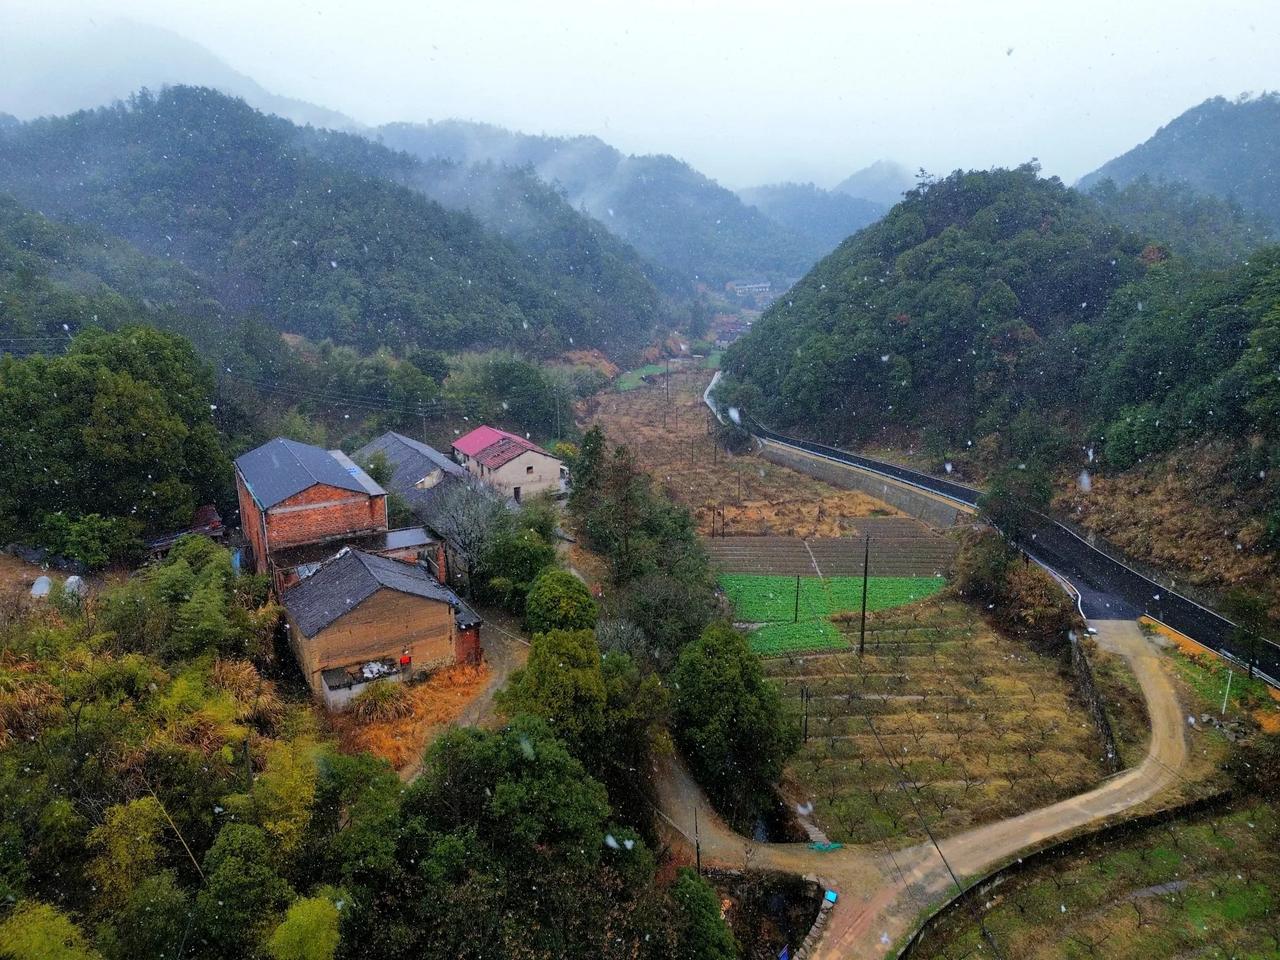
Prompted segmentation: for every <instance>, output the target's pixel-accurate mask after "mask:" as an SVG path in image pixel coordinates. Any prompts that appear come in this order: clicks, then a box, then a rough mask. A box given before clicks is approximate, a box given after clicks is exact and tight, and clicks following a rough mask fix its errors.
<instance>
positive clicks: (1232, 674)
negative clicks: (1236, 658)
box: [1222, 664, 1235, 717]
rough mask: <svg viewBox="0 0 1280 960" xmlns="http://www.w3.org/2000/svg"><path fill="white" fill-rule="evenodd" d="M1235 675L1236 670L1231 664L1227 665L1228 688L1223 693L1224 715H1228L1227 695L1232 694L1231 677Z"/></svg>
mask: <svg viewBox="0 0 1280 960" xmlns="http://www.w3.org/2000/svg"><path fill="white" fill-rule="evenodd" d="M1233 676H1235V671H1234V670H1232V669H1231V665H1230V664H1228V665H1227V689H1226V690H1225V691H1224V692H1223V694H1222V715H1223V716H1224V717H1225V716H1226V715H1227V697H1229V696H1231V678H1232V677H1233Z"/></svg>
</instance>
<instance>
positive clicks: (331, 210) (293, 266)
mask: <svg viewBox="0 0 1280 960" xmlns="http://www.w3.org/2000/svg"><path fill="white" fill-rule="evenodd" d="M315 143H316V138H315V137H314V135H312V136H311V137H309V138H308V137H304V136H303V135H302V133H301V132H300V131H299V129H298V128H296V127H294V126H293V125H292V124H290V123H288V122H287V121H283V120H280V119H278V118H269V117H266V116H264V115H262V114H260V113H257V112H256V111H254V110H252V109H250V108H249V107H247V106H246V105H245V104H244V103H243V102H242V101H239V100H234V99H232V98H229V97H226V96H223V95H221V94H218V93H215V92H213V91H210V90H205V89H196V88H184V87H176V88H170V89H167V90H165V91H164V92H163V93H161V94H159V95H158V96H152V95H150V94H146V93H143V94H140V95H139V96H137V97H135V98H133V99H131V100H130V102H129V103H127V104H120V105H117V106H115V107H111V108H104V109H100V110H95V111H90V112H83V113H78V114H74V115H72V116H70V117H63V118H54V119H42V120H37V121H33V122H31V123H28V124H24V125H22V126H20V127H17V128H14V129H11V130H9V131H7V132H6V133H5V134H4V136H3V137H0V189H3V190H7V191H9V192H11V193H13V194H14V195H15V196H17V197H18V198H19V200H21V201H22V202H24V203H26V204H28V205H30V206H35V207H38V208H39V209H41V210H42V211H44V212H46V213H48V214H50V215H53V216H55V217H59V218H63V219H68V220H73V221H78V222H81V223H86V224H90V225H92V226H94V227H97V228H98V229H100V230H102V231H104V232H105V233H108V234H111V235H114V236H117V237H121V238H123V239H125V240H128V241H129V242H130V243H132V244H134V245H136V246H137V247H139V248H140V249H142V250H143V251H145V252H147V253H151V254H153V255H156V256H161V257H165V258H169V259H173V260H176V261H178V262H179V263H181V264H182V265H184V266H185V267H187V268H188V269H189V270H190V271H192V272H194V273H195V274H198V275H199V276H200V277H201V278H202V279H203V281H204V282H205V283H207V285H208V288H209V290H210V291H211V292H212V293H213V294H214V295H216V297H217V298H218V299H219V300H220V301H221V302H222V303H223V304H224V305H226V306H227V307H229V308H231V309H235V310H238V311H245V310H247V311H252V312H254V313H256V314H259V315H260V316H262V317H263V318H264V319H266V320H267V321H268V322H269V323H270V324H272V325H273V326H275V327H277V328H279V329H283V330H287V331H290V332H296V333H302V334H305V335H307V336H310V337H313V338H316V339H320V338H324V337H332V338H334V339H335V340H337V341H339V342H343V343H350V344H353V345H358V346H362V347H365V348H373V347H377V346H391V347H412V346H415V345H416V346H422V347H429V348H432V349H439V348H442V347H444V348H449V349H458V348H463V347H468V346H475V345H503V346H508V347H520V348H524V349H529V350H534V351H538V352H545V353H551V352H556V351H558V350H561V349H563V348H564V347H566V346H567V345H568V344H570V343H571V342H572V343H577V344H581V345H589V346H601V347H606V348H615V347H618V346H619V345H626V344H628V343H630V344H635V343H639V342H643V341H644V340H646V339H647V337H648V335H649V332H650V330H651V328H652V326H653V325H654V323H655V322H657V320H658V319H659V318H660V317H661V316H662V309H663V308H662V300H661V297H660V295H659V294H658V292H657V290H656V289H655V288H654V287H653V285H652V284H651V283H650V282H649V281H648V279H647V278H645V277H644V275H643V274H642V272H641V271H640V269H639V268H638V267H637V266H636V264H635V262H634V261H633V262H632V263H630V264H619V262H618V255H617V254H616V251H613V250H612V248H609V249H604V250H603V252H601V247H600V245H599V244H597V245H596V253H597V254H598V255H596V256H595V257H594V259H593V255H592V251H590V250H585V247H586V246H588V245H589V242H590V240H591V232H592V231H591V228H589V227H581V225H580V222H579V221H581V220H583V219H585V218H577V219H575V217H576V216H577V215H566V214H565V213H564V211H563V210H560V211H557V212H556V215H557V216H558V217H559V218H560V220H561V223H560V225H558V226H556V227H555V230H556V231H557V232H554V233H552V234H551V236H549V237H540V238H539V244H540V249H536V250H535V249H533V248H532V244H531V243H530V245H529V246H526V247H522V246H521V244H520V242H518V241H517V240H516V239H514V238H513V239H507V238H504V237H501V236H498V235H496V234H495V233H494V232H492V231H490V230H488V229H486V228H485V227H484V226H483V225H482V224H481V223H480V221H479V220H477V219H476V218H475V217H473V216H470V215H468V214H466V213H462V212H457V211H452V210H446V209H445V208H444V207H442V206H440V205H439V204H438V203H436V202H434V201H432V200H430V199H428V198H426V197H424V196H423V195H422V193H421V192H420V191H419V190H416V189H410V188H409V187H407V186H405V185H403V183H400V182H393V180H390V179H387V178H386V177H385V176H383V174H384V173H385V172H386V169H381V170H378V169H372V170H371V169H369V166H372V164H367V165H366V166H365V167H364V168H363V169H362V168H361V167H360V165H359V164H357V163H355V162H354V161H352V160H351V158H350V157H342V156H336V155H335V156H333V157H332V158H331V159H322V158H320V157H318V156H316V152H319V151H315V152H313V149H312V148H313V147H314V145H315ZM375 149H381V148H375ZM383 152H384V153H385V151H383ZM382 162H383V164H384V167H385V168H389V167H391V166H393V165H395V163H393V161H392V160H390V159H387V158H383V160H382ZM407 162H408V160H407V158H405V159H404V160H402V161H398V163H399V164H400V167H401V170H402V173H403V176H402V177H401V178H400V179H401V180H406V179H409V178H410V177H426V176H427V175H428V174H427V172H425V171H418V170H416V169H411V168H409V167H406V166H405V163H407ZM565 222H567V223H568V224H569V225H570V226H571V227H572V228H573V230H576V231H577V232H576V233H575V232H573V231H572V230H571V231H566V230H564V229H562V228H563V223H565ZM513 232H514V231H513ZM537 233H538V228H529V229H527V230H526V231H525V235H524V236H525V239H526V241H527V238H528V236H529V235H531V234H533V235H536V234H537ZM584 250H585V252H584ZM580 252H582V253H583V255H582V256H579V255H578V254H579V253H580ZM611 258H612V259H611ZM579 269H580V272H579Z"/></svg>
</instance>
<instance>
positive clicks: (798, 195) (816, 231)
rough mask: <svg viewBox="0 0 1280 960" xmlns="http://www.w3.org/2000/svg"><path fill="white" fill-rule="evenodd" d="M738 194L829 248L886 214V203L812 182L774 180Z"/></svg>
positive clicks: (773, 217)
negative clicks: (819, 185)
mask: <svg viewBox="0 0 1280 960" xmlns="http://www.w3.org/2000/svg"><path fill="white" fill-rule="evenodd" d="M738 196H740V197H741V198H742V199H743V200H744V201H746V202H747V203H749V204H751V205H752V206H753V207H755V208H756V209H758V210H762V211H763V212H764V213H765V214H767V215H768V216H769V217H771V218H772V219H774V220H776V221H778V223H780V224H782V225H783V226H785V227H789V228H790V229H792V230H794V231H795V232H796V233H802V234H804V235H805V236H807V237H810V238H811V239H812V240H813V241H814V242H815V243H819V244H821V245H822V246H823V247H825V248H826V249H828V250H830V249H832V248H833V247H835V246H837V245H838V244H839V243H840V241H842V240H844V238H845V237H848V236H850V235H852V234H855V233H857V232H858V231H859V230H861V229H862V228H863V227H865V226H866V225H867V224H869V223H873V222H874V221H876V220H878V219H880V217H882V216H884V213H885V210H886V209H887V206H886V205H885V204H880V203H876V202H875V201H872V200H863V199H862V198H860V197H853V196H850V195H848V194H846V193H836V192H834V191H831V190H823V189H822V188H821V187H816V186H814V185H813V184H812V183H772V184H768V185H766V186H763V187H751V188H749V189H747V190H739V191H738Z"/></svg>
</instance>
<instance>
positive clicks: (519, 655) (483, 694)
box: [400, 613, 529, 783]
mask: <svg viewBox="0 0 1280 960" xmlns="http://www.w3.org/2000/svg"><path fill="white" fill-rule="evenodd" d="M486 615H487V616H488V617H489V619H488V620H486V621H485V625H484V627H482V628H481V629H482V630H483V631H484V639H483V641H482V643H483V648H484V659H485V663H486V665H487V666H488V667H489V679H488V681H487V682H486V683H485V685H484V689H482V690H481V691H480V692H479V693H478V694H477V695H476V698H475V699H474V700H472V701H471V703H469V704H468V705H467V708H466V709H465V710H463V711H462V713H460V714H459V715H458V718H457V719H456V720H455V721H454V722H453V723H450V724H442V725H441V726H440V728H439V730H436V731H434V732H433V733H432V735H431V736H429V737H428V738H427V742H426V743H425V744H424V745H423V751H422V753H421V754H419V756H418V758H417V759H416V760H414V761H413V762H412V763H408V764H406V765H405V766H404V767H403V768H402V769H401V770H400V779H401V780H403V781H404V782H405V783H408V782H409V781H410V780H413V779H414V778H416V777H417V776H418V774H419V773H421V772H422V758H423V755H425V752H426V748H427V747H428V746H430V745H431V743H432V742H433V741H434V740H435V738H436V737H438V736H439V735H440V734H441V733H443V732H444V731H445V730H448V729H450V728H452V727H483V726H487V725H489V724H490V723H491V722H492V721H493V720H494V718H495V717H496V716H497V713H496V709H495V707H494V697H495V696H496V695H497V692H498V691H499V690H501V689H502V688H503V687H505V686H506V685H507V681H508V680H509V679H511V674H513V673H515V671H516V670H518V669H520V667H522V666H524V664H525V661H526V660H527V659H528V658H529V644H528V642H527V641H526V640H525V639H524V638H523V637H521V636H519V635H518V634H517V633H515V632H514V627H515V624H514V623H512V622H510V621H508V620H507V619H505V618H502V617H495V616H494V614H492V613H487V614H486Z"/></svg>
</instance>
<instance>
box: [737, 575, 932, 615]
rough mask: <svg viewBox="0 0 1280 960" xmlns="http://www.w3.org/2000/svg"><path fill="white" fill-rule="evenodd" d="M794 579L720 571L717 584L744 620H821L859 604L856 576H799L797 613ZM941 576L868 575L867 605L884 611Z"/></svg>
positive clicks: (928, 589)
mask: <svg viewBox="0 0 1280 960" xmlns="http://www.w3.org/2000/svg"><path fill="white" fill-rule="evenodd" d="M796 582H797V581H796V578H795V577H779V576H765V575H760V574H745V573H726V574H722V575H721V577H720V587H721V589H722V590H724V592H725V596H727V597H728V598H729V602H730V603H732V604H733V610H734V617H735V618H736V619H737V620H739V621H742V622H746V623H783V622H787V621H795V620H819V619H826V618H827V617H830V616H833V615H834V614H837V613H848V612H850V611H855V610H860V609H861V608H862V578H861V577H827V578H825V579H819V578H818V577H801V578H800V580H799V584H800V596H799V606H798V615H797V603H796ZM946 584H947V581H946V580H945V579H944V578H942V577H872V578H871V579H870V580H869V581H868V582H867V609H868V610H887V609H889V608H891V607H900V606H903V605H904V604H908V603H915V602H916V601H917V600H923V599H925V598H926V597H931V596H933V595H934V594H935V593H937V592H938V591H939V590H941V589H942V588H943V587H944V586H946Z"/></svg>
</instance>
